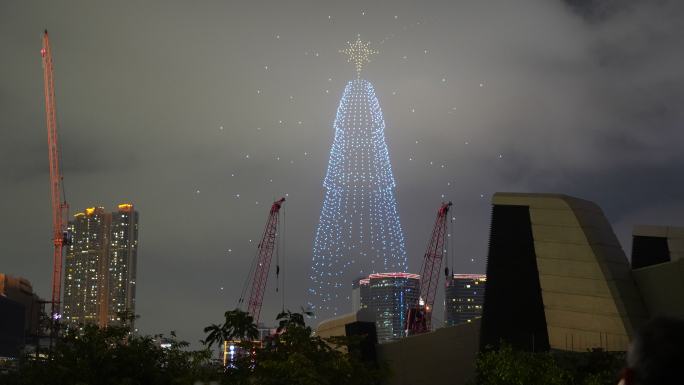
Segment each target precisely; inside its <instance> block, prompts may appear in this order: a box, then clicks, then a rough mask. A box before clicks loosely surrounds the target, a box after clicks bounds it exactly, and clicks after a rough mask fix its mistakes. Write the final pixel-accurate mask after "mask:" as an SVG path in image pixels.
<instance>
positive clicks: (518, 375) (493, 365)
mask: <svg viewBox="0 0 684 385" xmlns="http://www.w3.org/2000/svg"><path fill="white" fill-rule="evenodd" d="M623 364H624V353H612V352H603V351H600V350H594V351H591V352H586V353H577V352H551V353H531V352H524V351H517V350H514V349H513V348H512V347H511V346H510V345H502V346H501V348H499V349H498V350H488V351H485V352H483V353H480V354H479V355H478V358H477V362H476V372H477V378H476V381H475V383H476V384H477V385H537V384H538V385H561V384H562V385H604V384H605V385H609V384H610V385H614V384H616V383H617V378H616V377H617V373H618V371H619V369H620V368H621V367H622V365H623Z"/></svg>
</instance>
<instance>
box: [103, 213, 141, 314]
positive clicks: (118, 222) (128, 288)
mask: <svg viewBox="0 0 684 385" xmlns="http://www.w3.org/2000/svg"><path fill="white" fill-rule="evenodd" d="M137 262H138V212H137V211H135V210H134V209H133V205H131V204H128V203H124V204H120V205H119V211H118V212H115V213H112V224H111V237H110V240H109V260H108V265H109V271H108V277H107V278H108V279H107V282H108V285H107V289H108V300H107V306H108V309H107V320H108V322H118V321H121V319H120V314H121V313H123V312H126V311H128V312H131V313H133V314H134V312H135V277H136V267H137Z"/></svg>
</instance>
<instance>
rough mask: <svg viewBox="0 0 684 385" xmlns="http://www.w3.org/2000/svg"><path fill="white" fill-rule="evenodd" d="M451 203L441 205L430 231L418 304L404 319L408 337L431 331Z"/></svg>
mask: <svg viewBox="0 0 684 385" xmlns="http://www.w3.org/2000/svg"><path fill="white" fill-rule="evenodd" d="M449 207H451V202H447V203H442V205H441V206H440V208H439V210H438V211H437V219H436V220H435V226H434V228H433V229H432V236H431V237H430V242H429V243H428V247H427V250H426V251H425V257H424V258H423V267H422V269H421V275H420V303H419V304H418V305H417V306H414V307H412V308H410V309H409V311H408V315H407V317H406V332H407V334H409V335H412V334H418V333H424V332H427V331H430V330H431V321H432V308H433V305H434V304H435V297H436V295H437V286H438V284H439V275H440V269H441V267H442V260H443V259H444V254H445V253H446V248H445V243H446V234H447V232H446V228H447V223H448V222H447V214H448V213H449Z"/></svg>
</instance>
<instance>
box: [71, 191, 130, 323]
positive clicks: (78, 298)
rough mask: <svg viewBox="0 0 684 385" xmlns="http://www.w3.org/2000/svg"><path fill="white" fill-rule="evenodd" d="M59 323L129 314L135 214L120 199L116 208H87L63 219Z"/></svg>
mask: <svg viewBox="0 0 684 385" xmlns="http://www.w3.org/2000/svg"><path fill="white" fill-rule="evenodd" d="M69 231H70V232H71V233H72V236H73V243H72V245H71V246H69V248H68V249H67V254H66V261H65V274H64V299H63V314H62V318H63V322H65V323H66V324H68V325H79V324H85V323H96V324H98V325H99V326H106V325H111V324H115V323H120V322H122V321H123V320H122V319H121V315H122V314H123V313H124V312H129V313H131V314H134V312H135V275H136V264H137V247H138V212H137V211H135V210H134V208H133V205H131V204H128V203H125V204H121V205H119V207H118V211H114V212H106V211H105V209H104V208H103V207H90V208H87V209H86V210H85V211H84V212H80V213H77V214H76V215H74V219H73V220H71V221H70V222H69Z"/></svg>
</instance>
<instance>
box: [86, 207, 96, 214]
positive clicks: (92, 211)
mask: <svg viewBox="0 0 684 385" xmlns="http://www.w3.org/2000/svg"><path fill="white" fill-rule="evenodd" d="M94 212H95V207H88V208H87V209H86V214H87V215H93V213H94Z"/></svg>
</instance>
